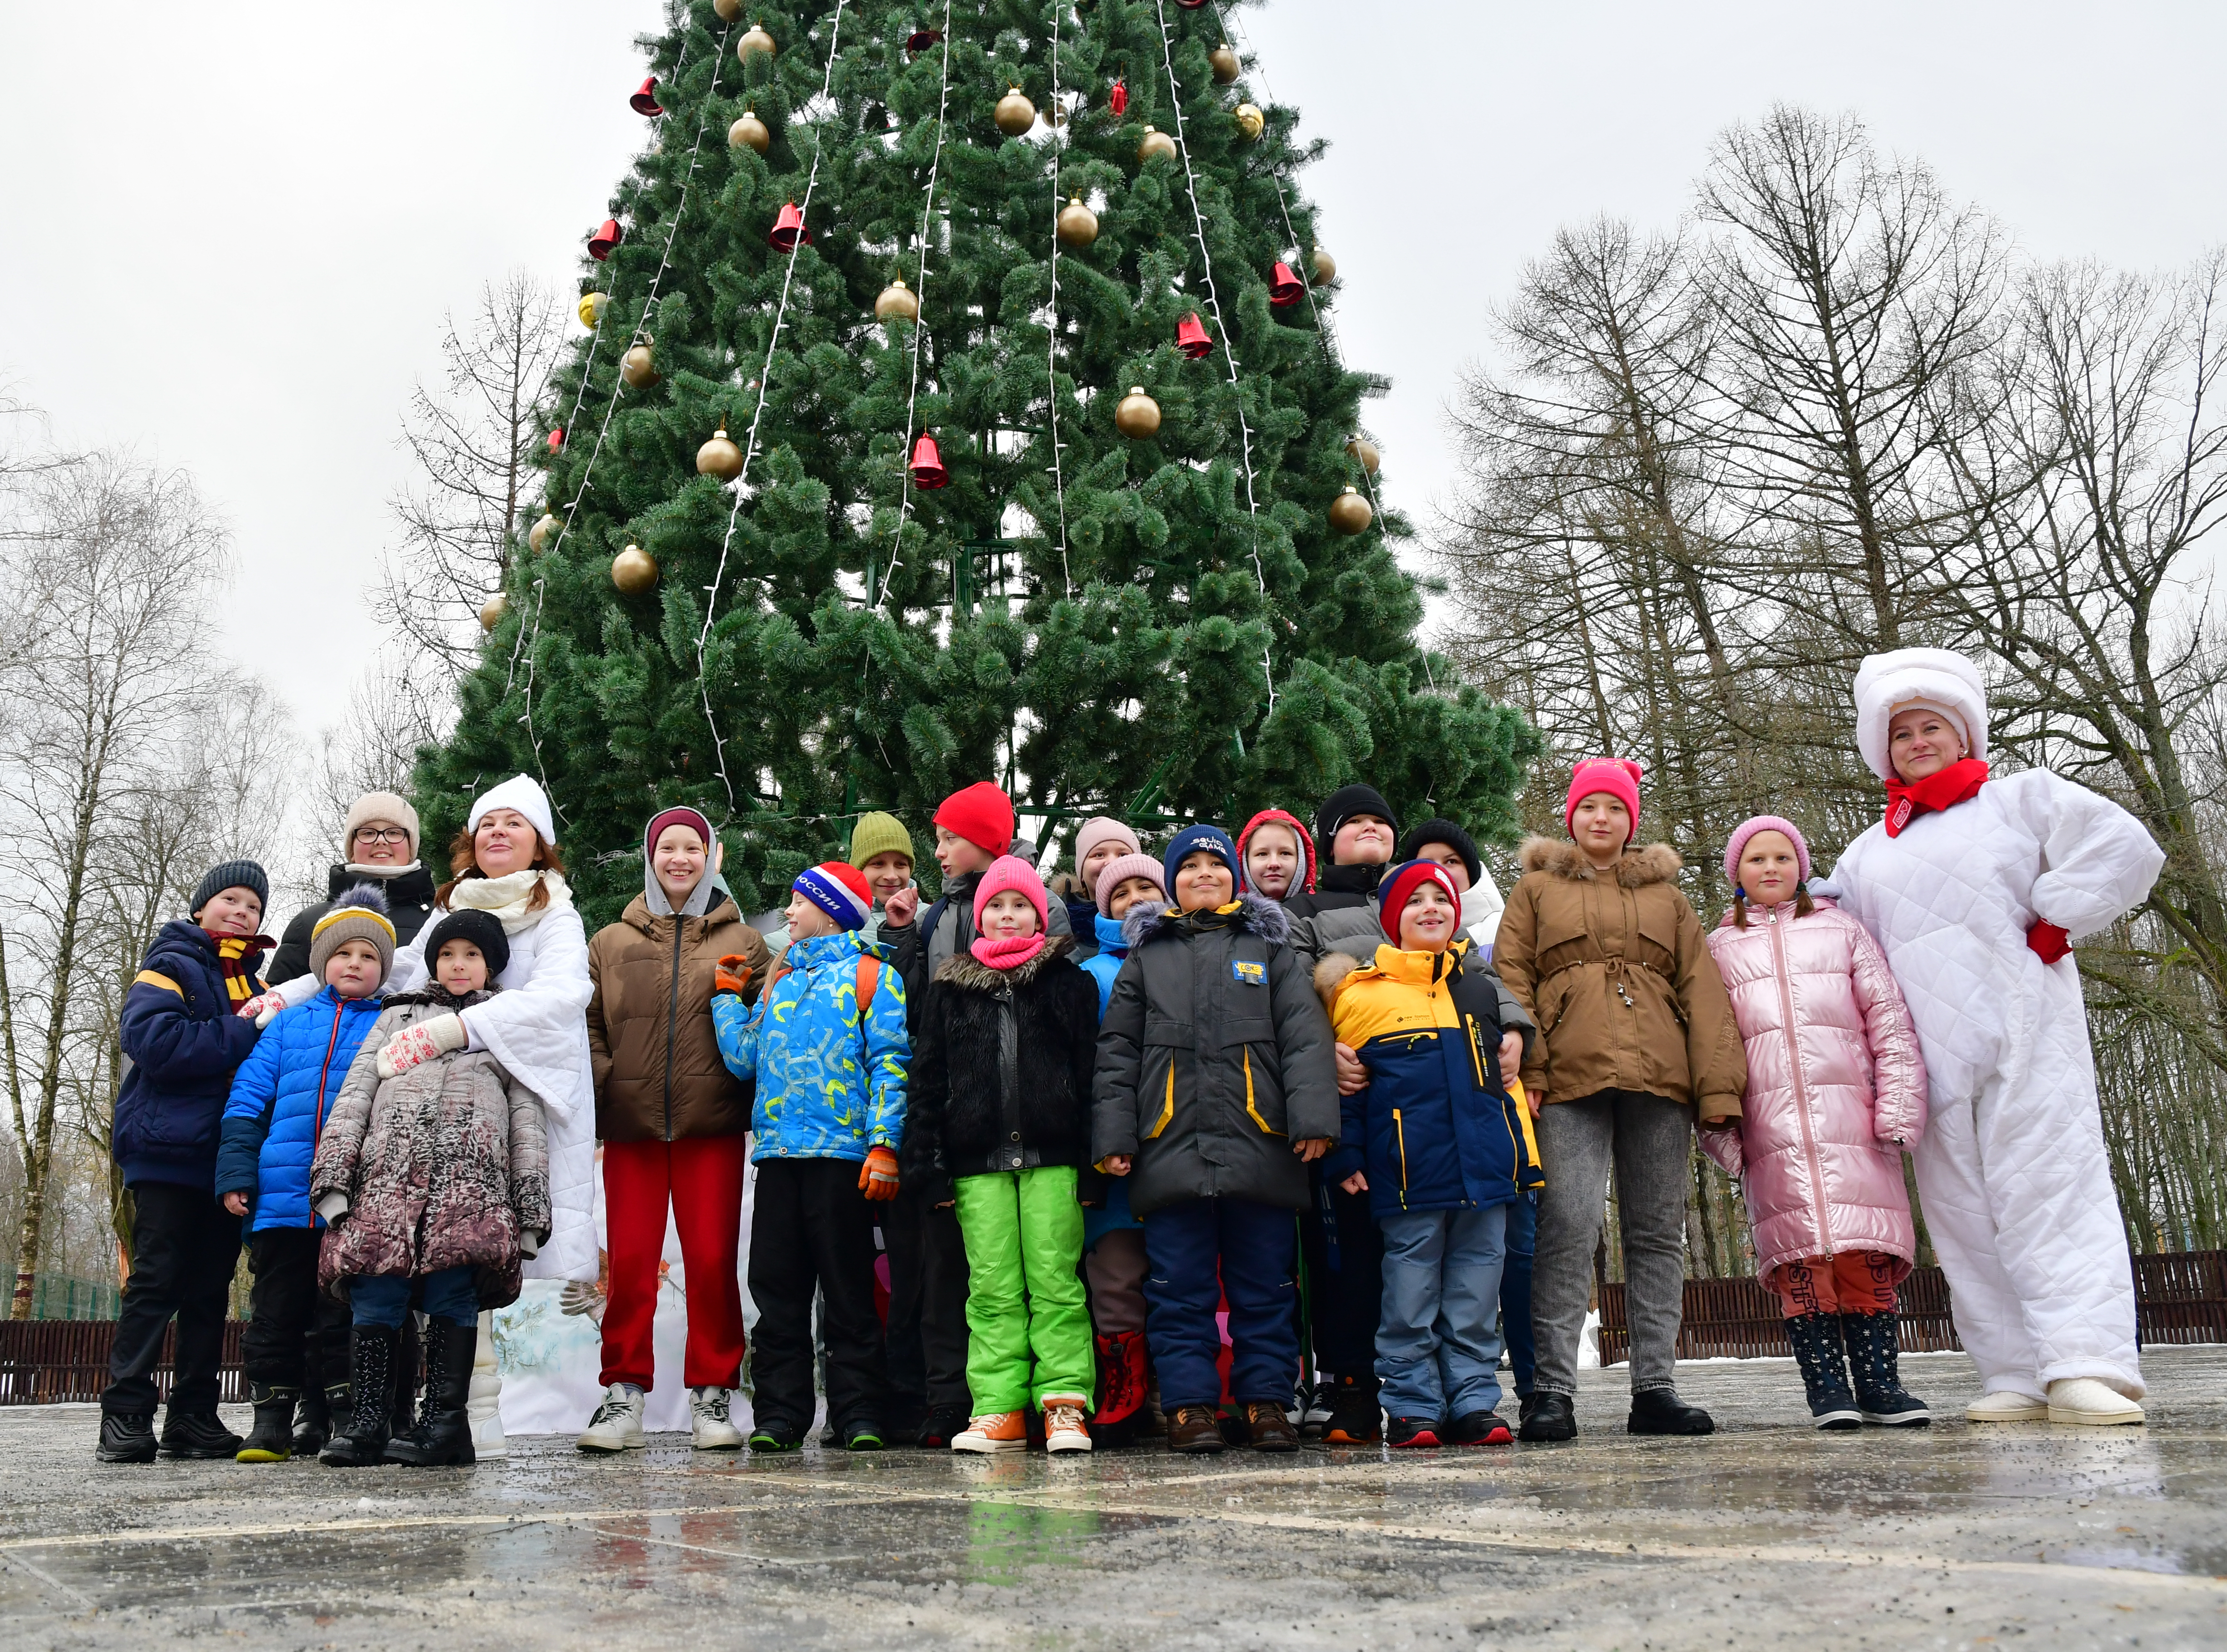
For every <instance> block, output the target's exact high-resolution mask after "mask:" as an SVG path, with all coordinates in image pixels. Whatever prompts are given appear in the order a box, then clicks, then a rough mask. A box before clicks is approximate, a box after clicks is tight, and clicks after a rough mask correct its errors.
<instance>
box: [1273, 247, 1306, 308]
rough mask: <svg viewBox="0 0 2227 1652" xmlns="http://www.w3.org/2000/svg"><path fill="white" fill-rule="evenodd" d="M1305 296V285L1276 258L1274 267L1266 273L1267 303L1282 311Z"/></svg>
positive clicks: (1290, 269) (1287, 266)
mask: <svg viewBox="0 0 2227 1652" xmlns="http://www.w3.org/2000/svg"><path fill="white" fill-rule="evenodd" d="M1306 296H1307V289H1306V284H1305V282H1303V281H1301V280H1300V279H1299V277H1297V276H1295V275H1293V274H1292V266H1291V265H1288V264H1286V263H1285V262H1284V261H1283V259H1281V258H1278V259H1277V260H1276V267H1275V268H1274V269H1273V270H1271V271H1268V302H1269V303H1272V304H1273V305H1275V307H1276V308H1277V309H1287V308H1289V307H1290V306H1291V305H1292V304H1296V303H1299V300H1300V299H1302V298H1304V297H1306Z"/></svg>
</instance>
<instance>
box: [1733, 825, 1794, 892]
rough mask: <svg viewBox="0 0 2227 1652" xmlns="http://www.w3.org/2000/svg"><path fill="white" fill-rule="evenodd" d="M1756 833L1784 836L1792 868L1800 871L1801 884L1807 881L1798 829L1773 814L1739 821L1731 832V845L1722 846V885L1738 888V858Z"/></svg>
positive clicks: (1744, 851) (1745, 850)
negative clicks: (1791, 852) (1789, 846)
mask: <svg viewBox="0 0 2227 1652" xmlns="http://www.w3.org/2000/svg"><path fill="white" fill-rule="evenodd" d="M1757 832H1784V833H1785V834H1786V837H1787V840H1788V841H1789V842H1790V843H1791V844H1792V845H1794V864H1795V865H1796V867H1798V868H1799V869H1800V876H1801V879H1802V881H1803V883H1808V882H1809V839H1806V838H1804V837H1803V835H1802V828H1801V827H1800V826H1796V825H1795V824H1794V822H1793V821H1791V820H1785V819H1783V818H1782V817H1780V816H1778V815H1776V814H1758V815H1757V816H1756V817H1755V818H1754V819H1752V820H1743V821H1741V822H1740V823H1739V825H1738V826H1734V827H1733V828H1732V841H1731V842H1730V843H1727V844H1726V845H1725V881H1726V883H1730V884H1731V885H1732V887H1733V888H1734V889H1738V888H1739V881H1740V877H1739V864H1740V857H1741V856H1742V855H1744V854H1745V853H1746V852H1747V840H1748V839H1750V838H1752V837H1753V836H1755V834H1756V833H1757Z"/></svg>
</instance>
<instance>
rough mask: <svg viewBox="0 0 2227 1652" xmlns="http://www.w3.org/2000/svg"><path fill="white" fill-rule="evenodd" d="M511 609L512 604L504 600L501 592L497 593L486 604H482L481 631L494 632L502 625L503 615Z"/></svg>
mask: <svg viewBox="0 0 2227 1652" xmlns="http://www.w3.org/2000/svg"><path fill="white" fill-rule="evenodd" d="M509 607H510V604H509V603H507V602H505V601H504V600H503V595H502V593H501V591H497V592H495V595H494V596H490V597H488V599H487V601H485V602H484V603H481V604H480V629H481V630H482V631H492V630H494V629H495V627H496V626H498V625H501V623H502V616H503V614H504V612H505V611H506V610H507V609H508V608H509Z"/></svg>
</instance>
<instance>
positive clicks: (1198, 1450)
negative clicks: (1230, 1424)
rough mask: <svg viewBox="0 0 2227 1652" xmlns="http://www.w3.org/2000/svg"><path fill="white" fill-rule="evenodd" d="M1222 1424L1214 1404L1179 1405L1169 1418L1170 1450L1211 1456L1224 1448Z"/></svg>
mask: <svg viewBox="0 0 2227 1652" xmlns="http://www.w3.org/2000/svg"><path fill="white" fill-rule="evenodd" d="M1168 1450H1170V1451H1181V1452H1184V1454H1185V1455H1187V1456H1191V1457H1211V1456H1213V1455H1214V1454H1215V1453H1216V1452H1217V1451H1221V1450H1222V1424H1221V1423H1220V1422H1219V1421H1218V1420H1217V1419H1216V1417H1215V1414H1214V1407H1213V1406H1177V1407H1176V1411H1175V1414H1174V1415H1173V1416H1171V1417H1170V1418H1169V1419H1168Z"/></svg>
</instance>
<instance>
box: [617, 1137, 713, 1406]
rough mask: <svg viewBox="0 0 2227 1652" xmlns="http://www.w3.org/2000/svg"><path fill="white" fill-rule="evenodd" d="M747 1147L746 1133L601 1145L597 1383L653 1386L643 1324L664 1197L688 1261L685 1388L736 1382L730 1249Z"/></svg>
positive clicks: (651, 1305) (650, 1302)
mask: <svg viewBox="0 0 2227 1652" xmlns="http://www.w3.org/2000/svg"><path fill="white" fill-rule="evenodd" d="M749 1146H750V1139H749V1138H748V1137H746V1136H705V1137H698V1138H694V1139H689V1140H686V1141H614V1142H606V1143H604V1144H603V1218H604V1225H605V1228H606V1230H607V1233H608V1234H609V1242H610V1284H609V1296H608V1299H607V1300H606V1302H605V1304H604V1307H603V1376H602V1377H601V1378H600V1379H599V1380H600V1381H602V1383H603V1386H604V1387H609V1386H610V1385H611V1384H612V1383H614V1382H631V1383H634V1384H635V1386H637V1387H641V1388H643V1389H645V1390H647V1389H648V1388H649V1387H653V1386H654V1382H655V1379H656V1375H657V1371H656V1367H657V1355H656V1352H655V1350H654V1348H653V1346H652V1344H651V1341H650V1324H651V1322H652V1321H653V1320H654V1318H655V1317H657V1286H658V1274H657V1270H658V1264H659V1263H660V1261H662V1260H664V1257H665V1212H666V1207H667V1202H670V1203H671V1205H672V1209H673V1225H674V1226H675V1227H677V1228H680V1260H681V1265H682V1266H684V1267H685V1268H686V1270H687V1285H688V1353H687V1357H686V1360H685V1361H684V1362H683V1367H682V1375H683V1376H684V1378H685V1379H686V1381H687V1384H688V1386H689V1387H692V1388H703V1387H717V1388H732V1387H739V1386H740V1385H741V1382H742V1375H743V1292H742V1287H741V1285H739V1284H738V1283H737V1279H736V1258H737V1253H738V1252H739V1250H740V1248H741V1245H742V1233H743V1170H744V1168H745V1166H746V1165H747V1164H748V1163H749Z"/></svg>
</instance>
